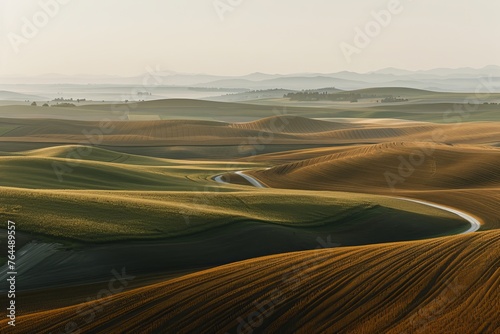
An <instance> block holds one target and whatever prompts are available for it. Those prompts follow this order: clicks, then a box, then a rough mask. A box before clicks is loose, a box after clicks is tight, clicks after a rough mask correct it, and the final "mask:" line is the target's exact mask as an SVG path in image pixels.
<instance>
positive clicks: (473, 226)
mask: <svg viewBox="0 0 500 334" xmlns="http://www.w3.org/2000/svg"><path fill="white" fill-rule="evenodd" d="M235 173H236V174H238V175H239V176H241V177H243V178H245V180H247V181H248V182H250V184H251V185H253V186H254V187H256V188H267V187H266V186H265V185H264V184H262V183H261V182H259V181H258V180H257V179H255V178H254V177H252V176H249V175H246V174H245V173H244V171H238V172H235ZM213 180H214V181H215V182H219V183H227V182H224V181H223V180H222V176H221V175H218V176H216V177H214V178H213ZM395 198H396V199H399V200H402V201H408V202H414V203H418V204H423V205H427V206H430V207H433V208H436V209H440V210H443V211H447V212H450V213H453V214H455V215H457V216H459V217H460V218H463V219H465V220H467V221H468V222H469V224H470V228H469V229H468V230H467V231H465V232H462V233H459V234H467V233H472V232H476V231H477V230H479V228H480V227H481V223H480V222H479V220H478V219H477V218H476V217H474V216H472V215H470V214H468V213H466V212H463V211H459V210H457V209H454V208H450V207H448V206H444V205H440V204H435V203H431V202H426V201H420V200H416V199H411V198H404V197H395Z"/></svg>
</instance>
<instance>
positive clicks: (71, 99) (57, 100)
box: [52, 97, 87, 103]
mask: <svg viewBox="0 0 500 334" xmlns="http://www.w3.org/2000/svg"><path fill="white" fill-rule="evenodd" d="M52 101H54V102H73V101H74V100H73V98H70V99H65V98H63V97H58V98H55V99H53V100H52ZM75 101H76V102H78V103H79V102H85V101H87V99H76V100H75Z"/></svg>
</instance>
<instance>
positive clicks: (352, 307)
mask: <svg viewBox="0 0 500 334" xmlns="http://www.w3.org/2000/svg"><path fill="white" fill-rule="evenodd" d="M499 264H500V234H499V232H482V233H475V234H472V235H466V236H457V237H447V238H441V239H434V240H424V241H416V242H409V243H396V244H384V245H373V246H364V247H352V248H349V247H348V248H341V249H332V250H317V251H307V252H298V253H289V254H281V255H274V256H268V257H264V258H258V259H252V260H247V261H244V262H239V263H234V264H230V265H226V266H222V267H218V268H214V269H211V270H207V271H202V272H199V273H194V274H190V275H187V276H184V277H180V278H176V279H173V280H170V281H167V282H165V283H159V284H155V285H151V286H147V287H144V288H139V289H136V290H132V291H127V292H124V293H120V294H116V295H113V296H110V297H108V298H106V299H105V300H103V301H102V303H104V305H105V307H103V308H102V309H100V310H99V312H96V315H97V316H96V317H95V320H94V321H92V322H89V323H86V322H85V320H84V317H83V316H82V314H79V313H78V310H82V309H84V310H85V309H87V308H91V305H90V304H81V305H75V306H72V307H66V308H61V309H56V310H52V311H47V312H40V313H33V314H28V315H22V316H21V317H19V319H18V323H19V326H22V327H23V328H26V329H28V330H29V331H32V332H46V331H56V330H61V329H63V328H64V326H66V325H67V324H68V323H70V322H72V321H74V322H75V323H76V325H77V326H78V328H80V329H82V330H85V331H88V332H93V333H104V332H108V333H109V332H113V331H118V330H119V331H122V332H137V331H141V332H142V333H153V332H158V331H162V332H176V333H190V332H193V331H214V330H217V331H219V332H221V333H224V332H235V331H237V329H238V326H239V324H240V322H239V321H240V319H243V320H241V321H244V322H246V323H248V321H249V320H248V317H249V316H250V315H251V314H252V313H253V312H256V311H257V310H258V308H259V307H261V306H259V307H257V306H256V305H259V304H261V303H264V309H263V311H260V312H261V313H262V312H263V314H264V316H263V317H262V322H260V320H259V316H258V314H259V312H258V314H257V319H253V320H254V321H255V322H254V325H255V327H254V328H247V329H246V330H247V331H248V330H249V329H254V330H258V331H262V330H266V331H272V332H290V331H294V332H296V333H312V332H325V333H445V332H453V333H460V332H467V333H494V332H495V333H496V332H497V331H498V328H499V327H500V321H499V319H498V314H497V312H498V308H499V307H500V304H499V301H500V295H499V291H500V271H499V269H498V266H499ZM270 302H272V303H273V304H269V303H270ZM6 322H7V320H3V321H2V322H1V326H2V327H4V326H6Z"/></svg>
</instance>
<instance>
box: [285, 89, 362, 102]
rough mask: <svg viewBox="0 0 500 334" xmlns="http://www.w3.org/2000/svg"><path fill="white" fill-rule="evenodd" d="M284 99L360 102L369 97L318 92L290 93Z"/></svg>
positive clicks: (356, 94)
mask: <svg viewBox="0 0 500 334" xmlns="http://www.w3.org/2000/svg"><path fill="white" fill-rule="evenodd" d="M283 97H285V98H289V99H291V100H292V101H350V102H358V99H361V98H363V97H368V96H362V95H361V94H359V93H352V92H338V93H327V92H316V91H312V92H311V91H302V92H297V93H288V94H285V95H284V96H283Z"/></svg>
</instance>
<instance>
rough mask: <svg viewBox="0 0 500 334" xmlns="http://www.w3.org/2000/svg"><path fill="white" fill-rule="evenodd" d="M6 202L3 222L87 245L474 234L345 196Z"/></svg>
mask: <svg viewBox="0 0 500 334" xmlns="http://www.w3.org/2000/svg"><path fill="white" fill-rule="evenodd" d="M0 198H1V202H2V205H1V207H0V216H2V217H9V218H10V219H13V220H15V221H16V220H17V221H22V222H23V224H22V226H20V227H19V230H20V231H24V232H30V233H36V234H42V235H46V236H51V237H57V238H63V239H72V240H78V241H85V242H106V241H117V240H128V239H141V240H151V239H162V238H171V237H178V236H182V235H189V234H193V233H197V232H201V231H206V230H209V229H213V228H216V227H220V226H230V225H231V224H236V223H238V222H244V221H254V222H266V223H270V224H279V225H284V226H293V227H295V228H298V229H300V228H306V229H321V230H323V231H330V232H332V233H334V232H338V233H340V234H343V235H344V237H346V239H345V240H342V244H349V243H350V240H349V237H348V236H349V235H350V234H351V233H352V234H353V236H355V237H356V240H358V243H359V240H362V239H363V238H362V237H361V236H363V235H365V233H361V234H360V233H359V230H362V229H363V227H364V230H365V231H366V238H365V239H370V241H372V242H380V241H382V240H407V239H416V238H419V237H422V236H423V235H425V236H427V237H429V236H435V235H444V234H447V233H453V232H455V233H458V232H459V231H463V230H465V229H467V227H468V224H467V223H465V222H464V221H463V220H461V219H459V218H457V217H456V216H454V215H451V214H448V213H444V212H443V211H441V210H437V209H432V208H427V207H426V206H423V205H419V204H414V203H407V202H401V201H396V200H392V199H390V198H384V197H377V196H370V195H357V194H346V193H324V194H323V193H320V194H315V193H312V192H301V191H286V192H284V191H281V190H262V191H251V192H221V193H218V192H153V191H148V192H124V191H118V192H116V191H112V192H109V191H63V190H61V191H53V190H51V191H47V190H24V189H18V188H0ZM382 218H383V219H382ZM356 231H358V232H356ZM356 233H357V234H358V235H356ZM370 234H371V235H370ZM398 235H399V237H398ZM398 238H400V239H398Z"/></svg>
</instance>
